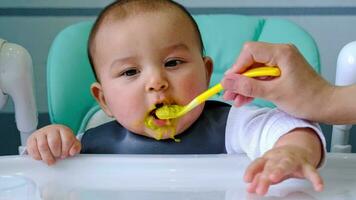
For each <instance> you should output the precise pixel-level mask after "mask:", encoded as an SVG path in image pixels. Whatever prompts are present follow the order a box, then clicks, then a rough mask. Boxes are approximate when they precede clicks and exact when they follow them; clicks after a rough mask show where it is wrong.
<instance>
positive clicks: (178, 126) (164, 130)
mask: <svg viewBox="0 0 356 200" xmlns="http://www.w3.org/2000/svg"><path fill="white" fill-rule="evenodd" d="M199 115H200V114H195V115H194V113H190V114H188V115H186V116H184V117H182V118H179V119H174V120H170V121H169V123H167V124H168V125H167V126H159V127H155V128H153V129H152V127H151V128H148V127H147V126H146V127H145V135H146V136H148V137H151V138H154V139H156V140H164V139H175V136H177V135H179V134H181V133H183V132H184V131H185V130H187V129H188V128H189V127H190V126H191V125H192V124H193V123H194V122H195V121H196V120H197V119H198V117H199Z"/></svg>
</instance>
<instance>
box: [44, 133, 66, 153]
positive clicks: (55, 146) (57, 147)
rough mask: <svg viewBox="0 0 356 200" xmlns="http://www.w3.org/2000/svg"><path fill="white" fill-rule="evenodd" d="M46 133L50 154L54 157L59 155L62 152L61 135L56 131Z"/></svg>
mask: <svg viewBox="0 0 356 200" xmlns="http://www.w3.org/2000/svg"><path fill="white" fill-rule="evenodd" d="M46 135H47V141H48V146H49V149H50V150H51V152H52V155H53V156H54V157H55V158H58V157H60V156H61V152H62V149H61V148H62V142H61V136H60V135H59V133H58V132H52V133H50V134H46Z"/></svg>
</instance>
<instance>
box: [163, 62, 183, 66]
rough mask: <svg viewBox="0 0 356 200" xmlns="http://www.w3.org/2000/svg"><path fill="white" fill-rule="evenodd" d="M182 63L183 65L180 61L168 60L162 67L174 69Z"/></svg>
mask: <svg viewBox="0 0 356 200" xmlns="http://www.w3.org/2000/svg"><path fill="white" fill-rule="evenodd" d="M182 63H183V61H181V60H169V61H167V62H166V63H165V64H164V66H165V67H175V66H177V65H179V64H182Z"/></svg>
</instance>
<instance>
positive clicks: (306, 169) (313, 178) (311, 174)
mask: <svg viewBox="0 0 356 200" xmlns="http://www.w3.org/2000/svg"><path fill="white" fill-rule="evenodd" d="M303 174H304V176H305V178H306V179H308V180H309V181H310V182H311V183H312V184H313V186H314V190H315V191H318V192H321V191H323V189H324V182H323V179H322V178H321V176H320V175H319V173H318V172H317V170H316V169H315V168H314V167H313V166H311V165H309V164H305V165H303Z"/></svg>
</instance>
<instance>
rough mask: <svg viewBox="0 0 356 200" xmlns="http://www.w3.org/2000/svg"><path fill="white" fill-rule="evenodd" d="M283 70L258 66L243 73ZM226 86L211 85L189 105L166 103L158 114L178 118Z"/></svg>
mask: <svg viewBox="0 0 356 200" xmlns="http://www.w3.org/2000/svg"><path fill="white" fill-rule="evenodd" d="M280 74H281V71H280V70H279V68H277V67H258V68H253V69H250V70H248V71H246V72H244V73H243V75H245V76H247V77H250V78H252V77H261V76H280ZM223 89H224V88H223V87H222V85H221V84H220V83H218V84H216V85H215V86H213V87H211V88H210V89H208V90H207V91H205V92H203V93H202V94H200V95H199V96H197V97H195V98H194V99H193V100H192V101H191V102H190V103H189V104H188V105H186V106H180V105H164V106H162V107H161V108H158V109H157V110H156V116H157V117H158V118H159V119H172V118H178V117H180V116H182V115H184V114H186V113H187V112H189V111H191V110H192V109H193V108H195V107H196V106H198V105H199V104H201V103H203V102H204V101H206V100H208V99H209V98H210V97H211V96H214V95H215V94H216V93H218V92H220V91H221V90H223Z"/></svg>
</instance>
